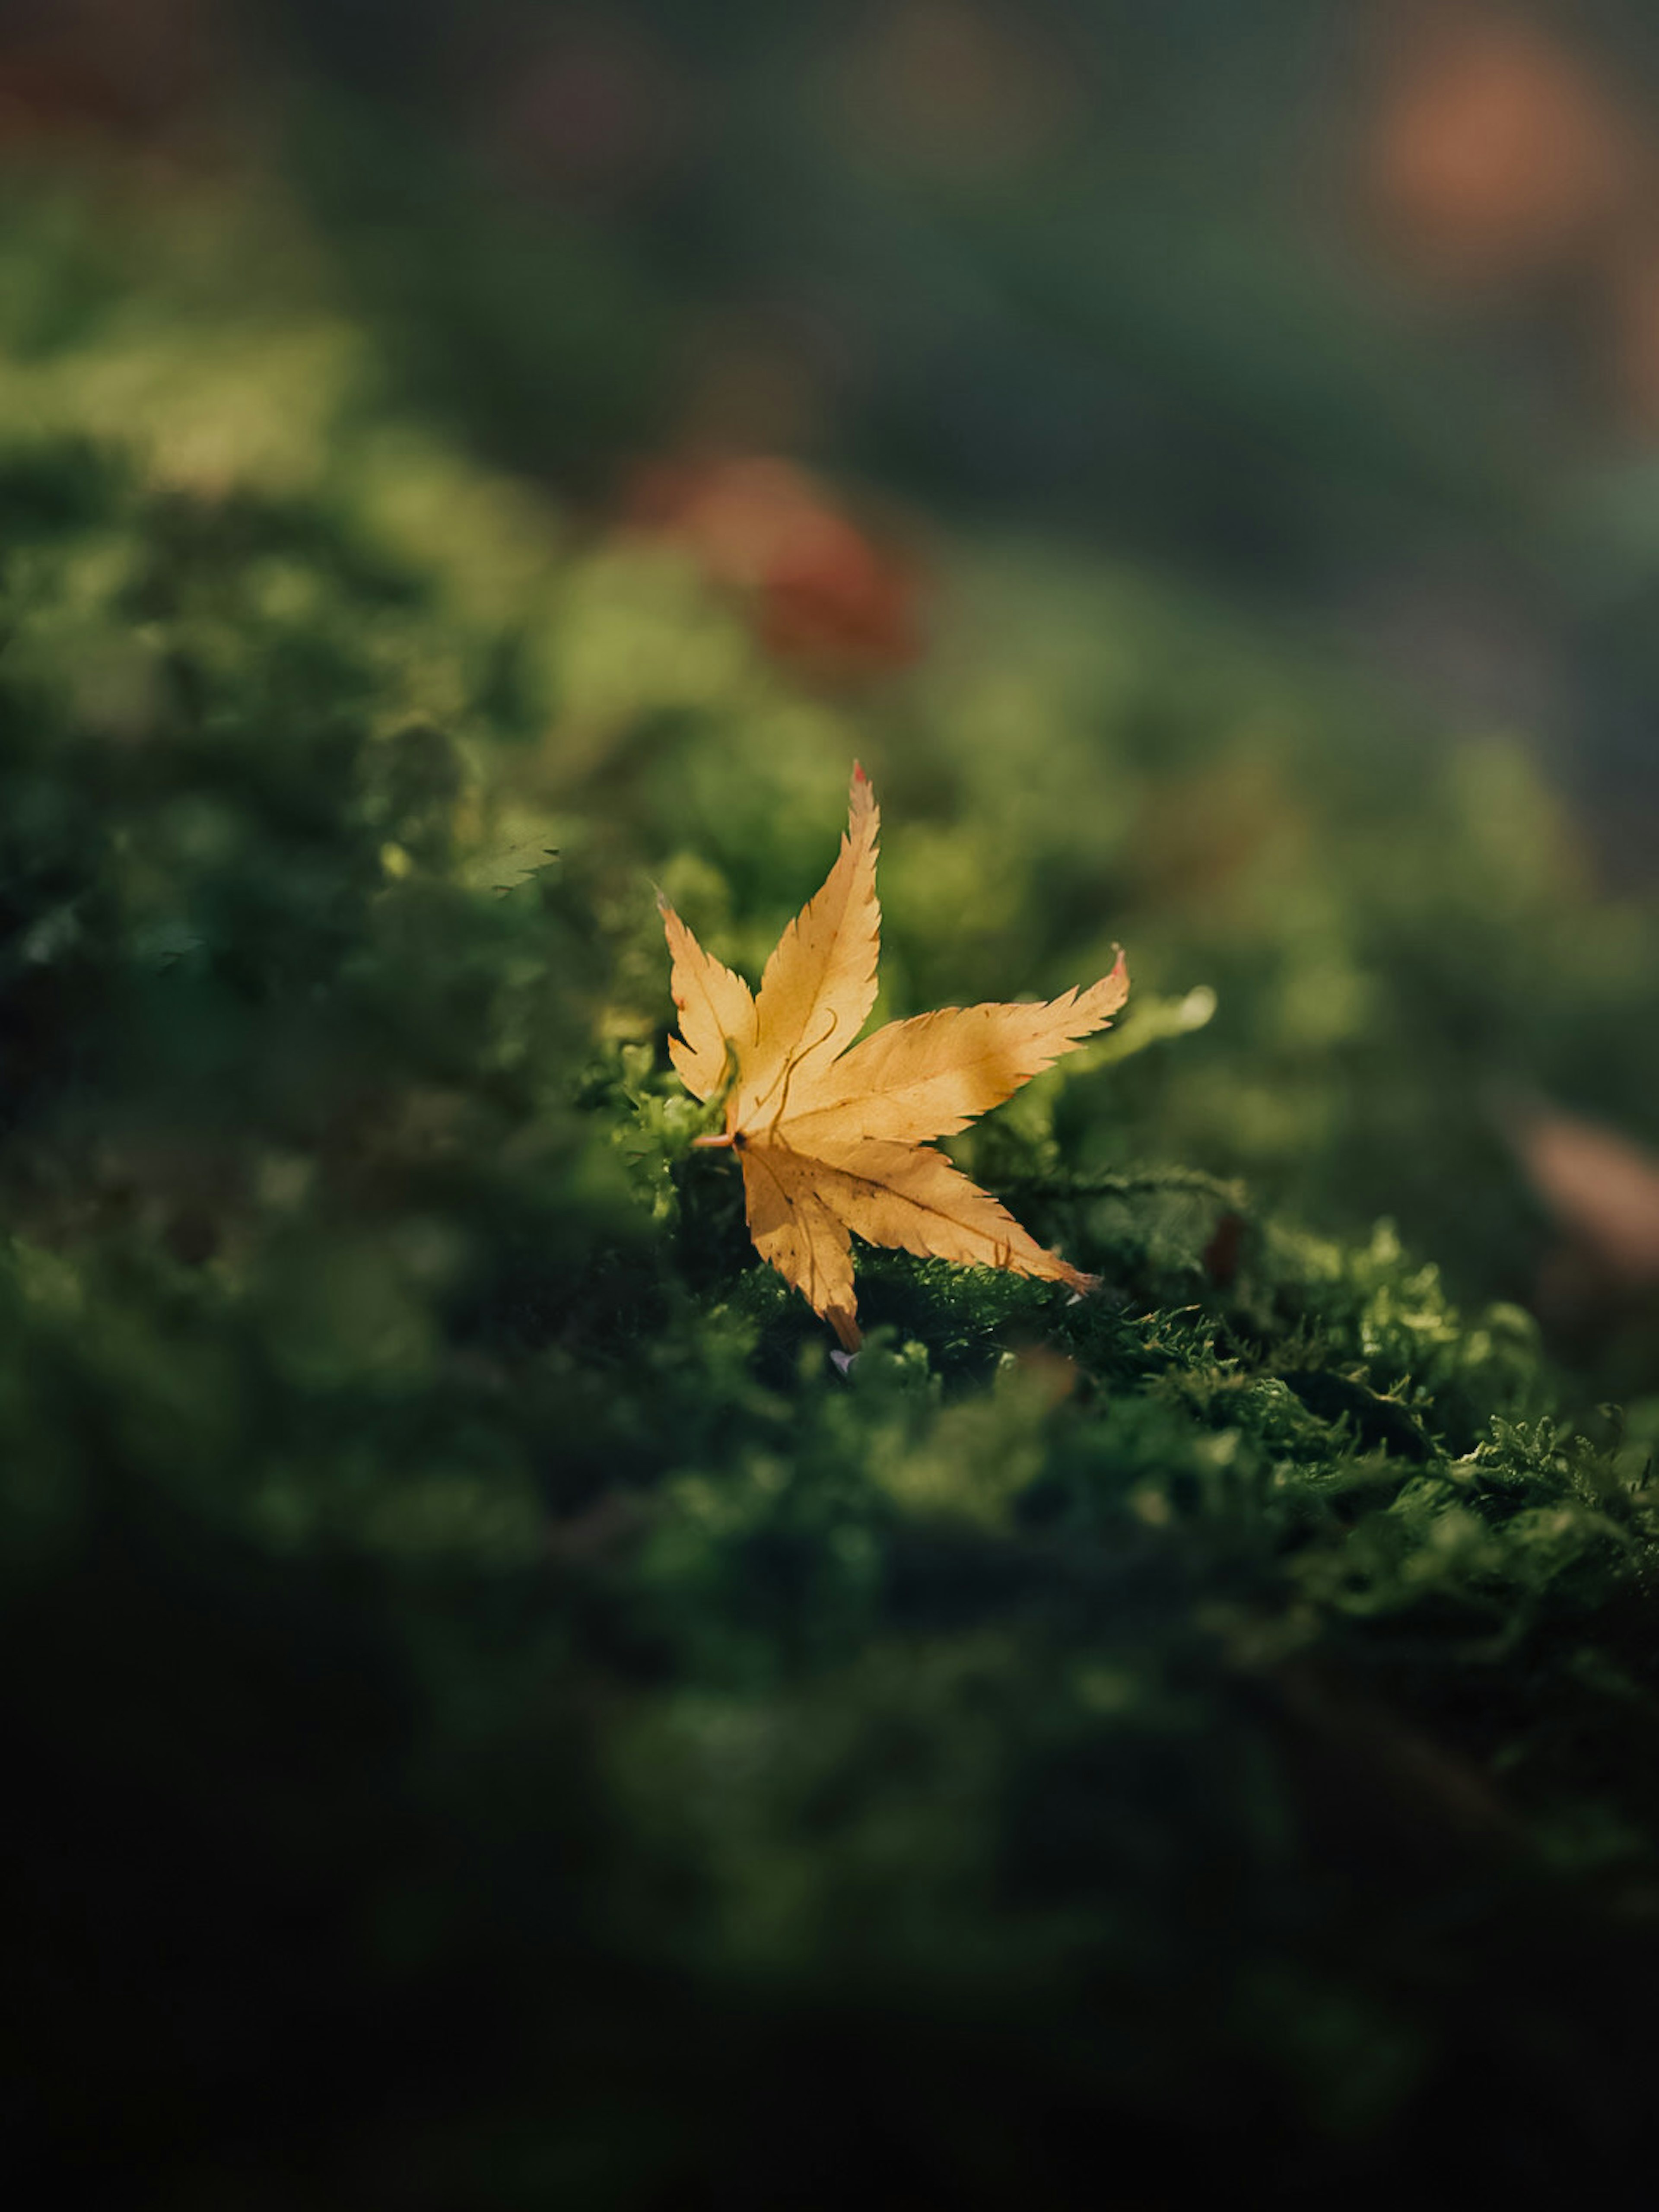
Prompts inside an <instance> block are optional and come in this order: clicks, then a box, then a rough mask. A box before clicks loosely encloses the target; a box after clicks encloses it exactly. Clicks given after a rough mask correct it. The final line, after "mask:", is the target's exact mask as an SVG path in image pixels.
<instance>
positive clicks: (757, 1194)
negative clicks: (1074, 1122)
mask: <svg viewBox="0 0 1659 2212" xmlns="http://www.w3.org/2000/svg"><path fill="white" fill-rule="evenodd" d="M880 824H881V817H880V814H879V812H878V810H877V806H876V799H875V793H874V792H873V791H872V789H871V787H870V779H869V778H868V776H866V775H865V773H864V770H863V769H861V768H860V767H858V766H857V764H856V763H855V764H854V769H853V787H852V793H851V798H850V803H849V810H848V826H847V835H846V836H844V837H843V838H842V845H841V854H840V857H839V858H838V859H837V860H836V865H835V866H834V867H833V868H832V869H831V870H830V871H829V878H828V880H827V881H826V883H825V884H824V886H823V890H821V891H820V892H819V893H818V895H817V897H816V898H814V899H811V900H810V901H809V902H808V903H807V904H806V905H805V907H804V908H802V909H801V911H800V913H799V915H797V916H796V918H795V920H794V921H792V922H791V923H790V925H789V927H788V928H787V929H786V930H785V931H784V933H783V935H782V936H781V938H780V939H779V940H778V943H777V945H776V946H775V949H774V951H773V953H772V957H771V958H770V959H769V960H768V962H767V963H766V969H765V973H764V974H763V975H762V977H761V987H760V991H759V994H758V995H755V994H751V992H750V988H749V986H748V984H747V983H745V982H744V980H743V978H742V976H741V975H734V974H733V973H732V970H731V969H729V968H726V967H724V966H722V964H721V963H720V962H719V961H718V960H715V959H713V958H711V957H710V956H709V955H708V953H707V952H705V951H703V949H702V945H699V944H698V942H697V940H696V938H695V937H694V936H693V935H692V934H691V932H690V930H689V929H688V928H687V927H686V926H685V924H684V922H683V921H681V920H680V918H679V916H678V915H677V914H676V913H675V911H674V909H673V908H672V907H671V906H670V905H668V903H667V902H666V901H659V904H660V905H661V907H662V916H663V927H664V928H665V930H666V932H667V934H668V949H669V951H670V953H671V956H672V959H673V975H672V980H671V990H672V992H673V995H674V1005H675V1007H676V1009H677V1010H678V1014H679V1018H680V1034H679V1036H673V1037H671V1038H670V1039H669V1041H668V1049H669V1053H670V1054H671V1057H672V1060H673V1062H674V1066H675V1067H676V1068H677V1069H678V1073H679V1077H680V1080H681V1081H682V1082H683V1083H684V1085H685V1087H686V1089H687V1090H688V1091H690V1093H691V1095H692V1096H693V1097H695V1098H699V1099H706V1098H708V1097H712V1095H713V1094H714V1092H715V1091H717V1090H718V1089H719V1088H720V1085H721V1084H722V1083H724V1082H726V1081H727V1079H728V1076H729V1078H730V1087H729V1089H728V1090H727V1092H726V1131H725V1134H724V1135H722V1136H717V1137H700V1138H698V1139H697V1142H698V1143H699V1144H700V1145H707V1146H717V1145H718V1146H731V1147H732V1149H733V1150H734V1151H735V1152H737V1154H738V1158H740V1159H741V1161H742V1163H743V1182H744V1198H745V1200H746V1201H747V1206H748V1215H749V1230H750V1235H751V1236H752V1237H753V1238H754V1240H755V1245H756V1249H757V1250H758V1251H759V1253H760V1255H761V1256H762V1258H763V1259H765V1260H769V1261H770V1262H771V1264H772V1265H773V1267H775V1268H776V1269H777V1271H778V1273H780V1274H781V1276H782V1277H783V1279H784V1280H785V1281H786V1282H787V1283H790V1284H792V1285H793V1286H794V1287H795V1288H796V1289H797V1290H799V1291H800V1292H801V1294H802V1295H803V1297H805V1300H806V1302H807V1304H809V1305H810V1306H811V1309H812V1310H813V1312H814V1313H816V1314H818V1315H819V1316H822V1317H823V1319H824V1320H825V1321H827V1322H829V1325H830V1327H831V1328H833V1329H834V1330H835V1332H836V1335H837V1336H838V1337H839V1338H840V1339H841V1341H842V1345H843V1346H845V1347H846V1349H847V1350H848V1352H854V1351H856V1350H857V1348H858V1346H859V1342H860V1338H859V1328H858V1320H857V1308H856V1304H855V1301H854V1296H853V1257H852V1249H851V1244H852V1238H853V1237H854V1236H857V1237H862V1238H863V1240H864V1241H865V1243H867V1244H890V1245H896V1246H898V1247H899V1248H900V1249H902V1250H903V1251H906V1252H915V1253H918V1254H920V1255H921V1256H923V1257H924V1258H928V1259H936V1260H951V1261H956V1262H957V1265H958V1266H961V1267H1006V1268H1010V1269H1012V1271H1013V1273H1016V1274H1020V1275H1037V1276H1042V1277H1043V1278H1045V1279H1048V1280H1049V1281H1053V1282H1060V1283H1070V1284H1071V1285H1073V1287H1074V1288H1076V1289H1079V1290H1083V1289H1086V1288H1088V1287H1089V1286H1090V1285H1091V1284H1092V1282H1093V1280H1094V1278H1093V1277H1092V1276H1089V1275H1085V1274H1080V1273H1079V1271H1078V1270H1077V1269H1076V1268H1075V1267H1073V1266H1072V1265H1071V1263H1070V1261H1066V1260H1062V1259H1061V1258H1060V1255H1059V1254H1058V1253H1057V1252H1050V1251H1047V1250H1045V1249H1044V1248H1043V1247H1042V1245H1041V1244H1039V1243H1037V1242H1036V1239H1035V1237H1030V1236H1028V1235H1027V1233H1026V1231H1024V1230H1023V1229H1022V1228H1021V1227H1020V1225H1019V1224H1018V1222H1017V1221H1016V1220H1015V1219H1014V1218H1013V1216H1012V1214H1011V1213H1009V1212H1007V1211H1006V1209H1005V1208H1004V1207H1003V1206H1000V1205H999V1204H998V1203H997V1201H996V1200H995V1199H994V1198H993V1197H992V1196H991V1194H990V1193H989V1192H988V1191H985V1190H981V1188H979V1186H978V1184H977V1183H975V1182H970V1181H969V1178H968V1177H967V1176H965V1175H963V1174H962V1172H961V1171H960V1170H958V1169H957V1168H955V1167H953V1166H952V1165H951V1163H950V1161H949V1160H948V1159H946V1158H945V1155H944V1153H943V1152H936V1151H935V1150H934V1149H933V1146H932V1145H931V1144H930V1143H929V1142H928V1139H930V1138H934V1137H948V1136H950V1135H951V1134H952V1133H954V1132H955V1131H956V1130H958V1129H962V1128H965V1127H967V1125H968V1123H969V1121H973V1120H974V1119H975V1117H976V1116H977V1115H981V1114H983V1113H985V1112H987V1110H988V1109H990V1108H991V1107H993V1106H998V1105H1000V1104H1001V1103H1002V1101H1003V1100H1004V1099H1005V1098H1006V1097H1010V1096H1011V1094H1012V1092H1014V1091H1018V1088H1019V1086H1020V1085H1021V1084H1023V1083H1027V1082H1029V1081H1030V1079H1031V1077H1032V1076H1034V1075H1037V1074H1040V1073H1042V1070H1043V1069H1044V1068H1045V1067H1048V1066H1051V1065H1052V1064H1053V1062H1054V1060H1058V1059H1059V1058H1060V1055H1061V1054H1063V1053H1067V1052H1074V1051H1075V1050H1076V1049H1077V1048H1078V1046H1079V1045H1080V1044H1081V1043H1082V1042H1083V1041H1084V1039H1085V1037H1088V1036H1092V1035H1093V1033H1094V1032H1095V1031H1096V1030H1101V1029H1104V1028H1105V1026H1106V1025H1107V1024H1108V1022H1109V1020H1110V1018H1111V1017H1112V1016H1113V1015H1114V1014H1115V1012H1117V1011H1118V1009H1119V1007H1120V1006H1122V1004H1123V1002H1124V1000H1125V999H1127V996H1128V994H1129V977H1128V972H1127V969H1126V968H1125V966H1124V963H1123V956H1122V954H1121V952H1120V953H1119V955H1118V957H1117V964H1116V966H1115V968H1114V969H1112V972H1111V974H1110V975H1106V976H1103V977H1102V979H1101V981H1099V982H1097V983H1092V984H1091V985H1090V987H1089V988H1088V989H1087V990H1086V991H1077V990H1071V991H1067V992H1066V994H1065V995H1064V997H1062V998H1059V999H1052V1000H1048V1001H1047V1002H1046V1003H1045V1004H1043V1005H1041V1006H947V1007H945V1009H944V1011H943V1012H939V1013H936V1014H919V1015H917V1016H916V1017H915V1019H914V1020H911V1021H908V1022H890V1023H889V1024H887V1026H886V1027H885V1028H884V1029H880V1030H877V1031H876V1033H875V1035H874V1036H868V1037H866V1038H865V1040H864V1042H862V1043H861V1044H855V1043H854V1042H853V1041H854V1038H855V1037H856V1036H857V1035H858V1033H859V1031H860V1029H862V1028H863V1026H864V1024H865V1021H866V1018H867V1016H868V1014H869V1012H870V1009H871V1007H872V1006H873V1005H874V1004H875V1000H876V962H877V957H878V954H879V951H880V949H881V908H880V906H879V905H878V902H877V899H876V839H877V836H878V831H879V829H880Z"/></svg>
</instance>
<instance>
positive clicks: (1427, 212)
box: [1370, 7, 1648, 280]
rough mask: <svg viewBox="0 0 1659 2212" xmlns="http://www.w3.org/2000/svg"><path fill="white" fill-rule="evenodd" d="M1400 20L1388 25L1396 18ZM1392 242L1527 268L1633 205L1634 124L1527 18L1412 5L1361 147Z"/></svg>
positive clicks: (1475, 265)
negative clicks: (1369, 136) (1367, 148)
mask: <svg viewBox="0 0 1659 2212" xmlns="http://www.w3.org/2000/svg"><path fill="white" fill-rule="evenodd" d="M1396 29H1398V27H1396ZM1370 173H1371V179H1372V183H1373V187H1374V189H1375V191H1376V197H1377V198H1378V200H1379V201H1380V202H1381V204H1382V206H1383V210H1384V212H1385V214H1386V216H1388V218H1389V222H1390V224H1391V227H1392V228H1394V229H1395V231H1396V233H1397V234H1398V235H1399V237H1400V240H1401V243H1402V244H1403V245H1404V246H1407V248H1408V249H1409V250H1410V251H1411V252H1413V254H1414V255H1415V256H1416V257H1418V258H1419V259H1421V260H1422V261H1424V262H1425V263H1426V264H1429V265H1431V267H1433V268H1434V269H1436V270H1437V271H1438V272H1439V273H1440V274H1441V275H1442V276H1446V277H1449V278H1456V277H1460V276H1480V277H1486V278H1497V279H1500V280H1501V279H1505V278H1513V277H1517V276H1533V275H1535V274H1537V273H1539V272H1541V271H1542V270H1545V269H1547V268H1548V267H1551V266H1553V265H1555V264H1558V263H1559V262H1560V261H1561V260H1562V259H1563V258H1564V257H1568V256H1571V254H1572V253H1573V252H1575V251H1577V250H1579V249H1582V248H1583V246H1585V245H1586V244H1589V243H1593V242H1594V241H1595V237H1596V236H1597V234H1601V233H1602V232H1604V231H1605V230H1606V229H1607V227H1608V226H1609V225H1610V224H1613V223H1615V222H1618V221H1620V220H1621V219H1622V218H1623V217H1624V216H1626V214H1627V213H1629V212H1632V211H1633V210H1636V209H1637V208H1638V204H1639V203H1640V201H1641V200H1642V199H1643V198H1644V196H1645V192H1646V186H1647V174H1648V159H1647V149H1646V147H1645V145H1644V143H1643V134H1642V132H1641V131H1640V130H1639V129H1638V125H1636V123H1635V121H1634V120H1633V118H1632V116H1631V115H1630V114H1629V113H1628V112H1627V111H1626V107H1625V106H1624V104H1623V102H1622V101H1621V100H1620V99H1619V97H1618V96H1617V94H1615V93H1614V91H1613V88H1612V87H1611V86H1610V85H1609V84H1608V83H1607V81H1606V80H1605V79H1604V78H1603V77H1602V76H1601V75H1599V74H1598V73H1597V72H1596V71H1595V70H1594V69H1593V68H1592V67H1591V66H1590V65H1589V64H1588V63H1586V62H1584V61H1582V60H1581V59H1580V58H1578V57H1577V55H1575V54H1574V53H1573V52H1571V51H1570V49H1569V48H1568V47H1567V46H1565V45H1564V44H1563V43H1562V42H1561V41H1560V40H1559V39H1557V38H1555V37H1553V36H1552V35H1551V34H1550V33H1548V32H1547V31H1546V30H1545V29H1543V28H1542V27H1541V26H1540V25H1538V24H1537V23H1534V22H1530V21H1524V20H1523V19H1522V17H1520V16H1519V15H1511V14H1510V13H1508V12H1507V11H1504V10H1502V9H1483V8H1478V7H1475V8H1462V7H1455V8H1452V9H1446V10H1436V11H1432V12H1431V11H1429V10H1427V9H1423V10H1419V11H1414V12H1413V14H1412V15H1409V16H1407V18H1406V19H1405V26H1404V28H1403V30H1400V31H1399V32H1398V36H1397V44H1396V52H1395V67H1394V69H1393V70H1392V71H1391V72H1390V73H1389V80H1388V82H1387V88H1386V90H1385V92H1384V94H1383V105H1382V110H1381V112H1380V114H1379V116H1378V118H1377V124H1376V132H1375V137H1374V139H1373V142H1372V146H1371V158H1370Z"/></svg>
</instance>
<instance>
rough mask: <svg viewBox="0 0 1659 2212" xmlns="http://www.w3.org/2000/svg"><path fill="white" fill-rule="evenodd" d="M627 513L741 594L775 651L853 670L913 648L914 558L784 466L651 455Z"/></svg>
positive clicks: (916, 628)
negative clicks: (660, 459) (663, 459)
mask: <svg viewBox="0 0 1659 2212" xmlns="http://www.w3.org/2000/svg"><path fill="white" fill-rule="evenodd" d="M625 513H626V518H627V520H628V521H629V524H631V525H632V526H634V527H635V528H639V529H643V530H647V531H649V532H651V533H652V534H653V535H654V536H657V537H659V538H664V539H665V540H667V541H669V542H671V543H674V544H681V545H684V546H685V547H686V548H687V549H688V550H690V552H691V553H692V554H694V555H695V556H696V559H697V560H698V561H699V562H701V564H702V568H704V570H705V571H706V573H707V574H708V575H709V576H711V577H713V578H714V580H715V581H716V582H718V583H720V584H723V585H726V586H728V587H730V588H732V589H733V590H736V591H738V592H741V593H742V594H743V595H744V597H745V598H746V599H748V600H749V602H750V605H752V607H753V610H754V621H755V627H756V629H757V634H758V635H759V636H760V638H761V639H762V641H763V643H764V644H765V645H766V646H767V647H768V648H769V650H770V651H772V652H774V653H777V654H778V655H779V656H780V657H781V659H787V660H790V661H794V662H798V663H804V664H806V665H811V667H813V668H815V669H816V670H817V671H819V672H820V673H823V674H826V675H831V676H834V675H855V674H860V673H872V672H874V671H878V670H881V669H886V668H893V667H899V666H902V665H904V664H905V663H906V662H908V661H910V660H912V659H915V656H916V654H917V653H918V652H919V651H920V650H921V628H920V620H919V607H918V600H919V596H920V577H919V574H918V572H917V569H916V568H915V563H914V562H911V561H910V560H908V558H906V557H904V556H901V555H900V554H898V553H897V552H896V551H895V550H893V549H891V548H890V547H889V546H886V545H883V544H878V542H877V541H876V540H875V538H872V536H871V535H870V534H869V533H868V532H866V530H864V529H863V528H861V527H860V525H859V524H858V523H856V522H854V520H852V518H851V517H850V516H849V515H848V513H846V511H845V510H844V509H843V508H842V507H840V506H839V505H838V504H837V503H836V501H835V499H834V497H833V496H832V495H831V494H830V493H829V491H828V490H827V489H825V488H824V487H823V486H822V485H820V484H819V483H817V482H816V481H815V479H814V478H812V477H810V476H809V475H808V474H807V473H806V472H805V471H804V470H802V469H799V468H797V467H796V466H795V465H793V463H792V462H789V461H783V460H775V459H763V458H759V457H750V458H734V459H711V460H702V461H684V462H678V463H676V462H670V463H659V464H656V465H653V466H651V467H649V468H647V469H645V470H642V471H641V472H640V474H639V476H638V477H636V478H635V483H634V486H633V489H632V491H631V494H630V495H629V499H628V501H627V502H626V508H625Z"/></svg>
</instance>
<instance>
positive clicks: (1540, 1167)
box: [1505, 1105, 1659, 1291]
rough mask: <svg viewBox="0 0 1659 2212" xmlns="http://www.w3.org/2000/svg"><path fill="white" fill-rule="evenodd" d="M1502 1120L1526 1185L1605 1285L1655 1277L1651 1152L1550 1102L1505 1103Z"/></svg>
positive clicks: (1658, 1272)
mask: <svg viewBox="0 0 1659 2212" xmlns="http://www.w3.org/2000/svg"><path fill="white" fill-rule="evenodd" d="M1505 1120H1506V1122H1507V1126H1508V1130H1509V1134H1510V1142H1511V1143H1512V1144H1513V1145H1514V1146H1515V1149H1516V1152H1517V1154H1518V1155H1519V1157H1520V1160H1521V1164H1522V1168H1523V1169H1524V1170H1525V1171H1526V1175H1527V1177H1528V1181H1529V1182H1531V1184H1532V1186H1533V1188H1534V1190H1535V1191H1536V1192H1537V1193H1538V1195H1539V1196H1540V1197H1541V1199H1542V1200H1543V1201H1544V1203H1545V1204H1546V1205H1547V1206H1548V1208H1549V1210H1550V1212H1552V1213H1553V1215H1554V1217H1555V1219H1556V1221H1557V1223H1558V1224H1559V1226H1560V1228H1561V1229H1562V1231H1564V1232H1565V1235H1566V1237H1568V1238H1569V1239H1570V1240H1571V1243H1572V1244H1573V1245H1574V1246H1576V1247H1577V1249H1578V1250H1579V1252H1580V1253H1581V1254H1582V1255H1583V1258H1584V1259H1585V1260H1586V1261H1589V1262H1590V1263H1592V1264H1593V1266H1594V1267H1595V1270H1596V1272H1597V1273H1599V1274H1600V1276H1601V1279H1602V1280H1603V1282H1604V1284H1605V1285H1606V1286H1607V1288H1608V1289H1610V1290H1616V1291H1639V1290H1644V1289H1646V1288H1648V1287H1649V1286H1650V1285H1653V1284H1655V1283H1659V1158H1655V1156H1654V1155H1653V1154H1652V1153H1651V1152H1646V1151H1644V1149H1643V1147H1642V1146H1639V1145H1638V1144H1635V1143H1633V1142H1632V1139H1630V1138H1628V1137H1625V1136H1621V1135H1620V1133H1619V1132H1618V1131H1617V1130H1615V1129H1607V1128H1602V1127H1600V1126H1599V1125H1598V1124H1597V1123H1595V1122H1594V1121H1582V1120H1580V1119H1579V1117H1578V1116H1577V1115H1573V1114H1564V1113H1562V1112H1561V1111H1560V1110H1559V1109H1558V1108H1555V1107H1551V1106H1542V1105H1528V1106H1523V1107H1516V1108H1512V1109H1510V1111H1509V1113H1508V1114H1507V1115H1506V1116H1505Z"/></svg>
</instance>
